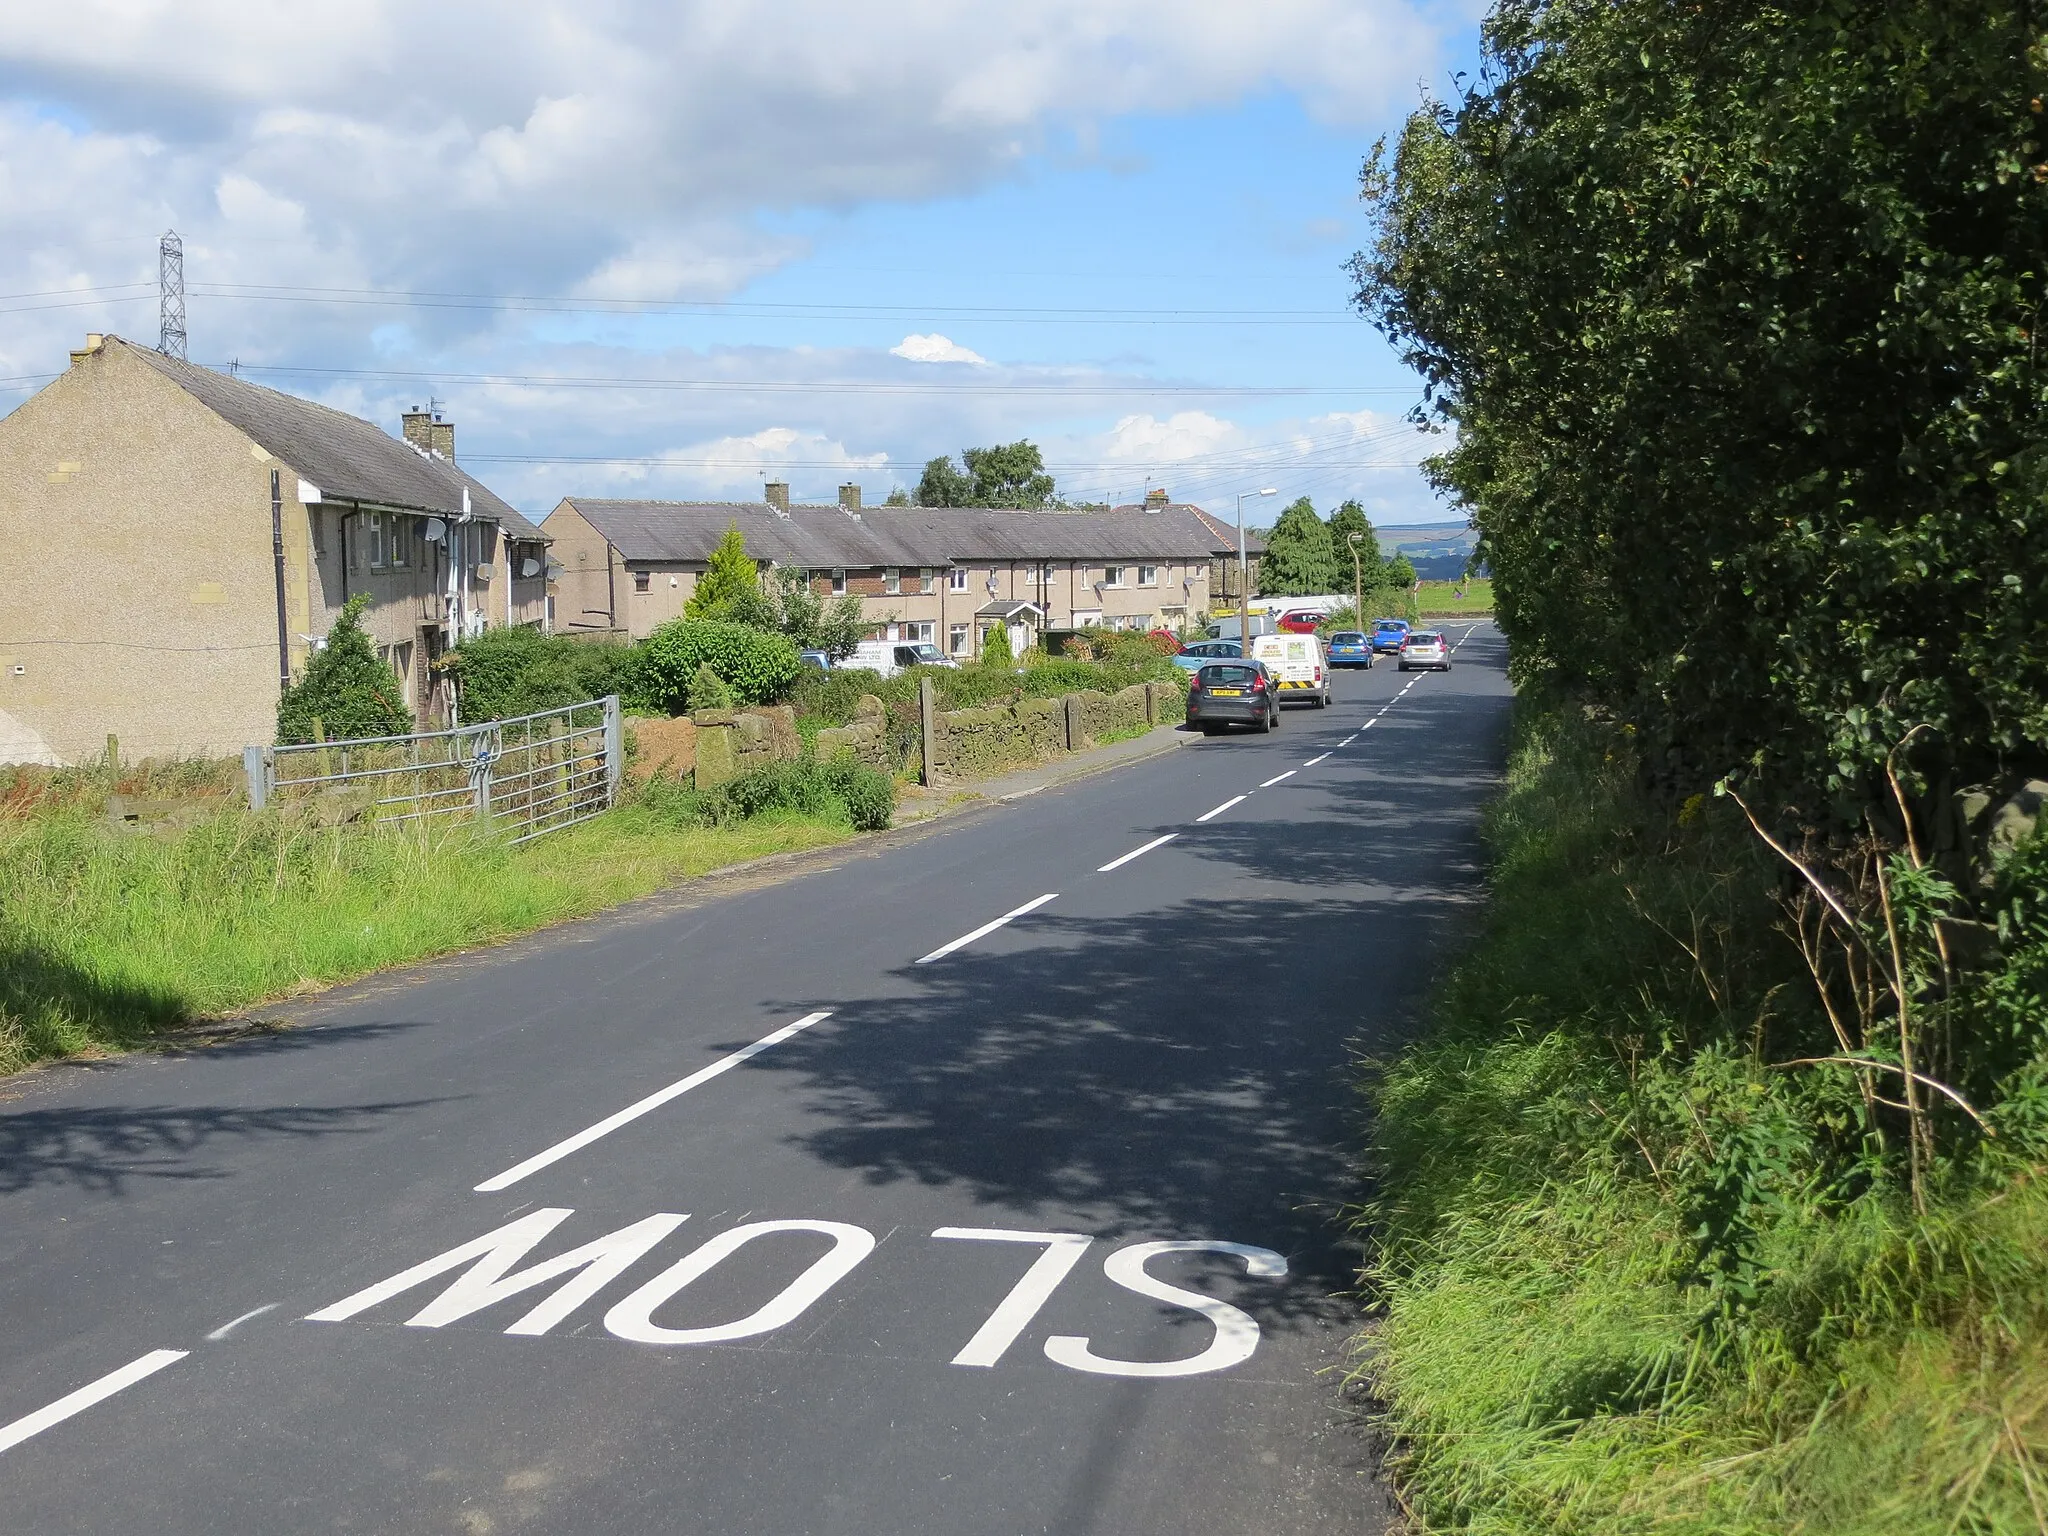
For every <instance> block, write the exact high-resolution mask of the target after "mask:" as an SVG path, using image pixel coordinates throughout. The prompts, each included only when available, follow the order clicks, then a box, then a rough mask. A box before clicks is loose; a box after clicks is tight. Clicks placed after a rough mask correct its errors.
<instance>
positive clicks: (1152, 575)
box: [1138, 565, 1159, 587]
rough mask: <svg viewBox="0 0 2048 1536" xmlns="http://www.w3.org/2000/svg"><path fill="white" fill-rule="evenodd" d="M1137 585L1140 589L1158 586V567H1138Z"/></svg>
mask: <svg viewBox="0 0 2048 1536" xmlns="http://www.w3.org/2000/svg"><path fill="white" fill-rule="evenodd" d="M1148 573H1149V574H1148ZM1138 585H1139V586H1141V587H1156V586H1158V585H1159V567H1158V566H1156V565H1141V566H1139V567H1138Z"/></svg>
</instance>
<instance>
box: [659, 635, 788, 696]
mask: <svg viewBox="0 0 2048 1536" xmlns="http://www.w3.org/2000/svg"><path fill="white" fill-rule="evenodd" d="M640 650H641V656H642V660H641V682H642V688H643V690H644V692H645V695H646V697H647V699H648V701H649V702H650V703H651V704H652V705H653V707H654V708H657V709H666V710H668V711H669V712H670V713H671V714H679V713H681V712H682V711H683V710H684V709H686V708H688V707H690V702H691V701H690V690H691V687H692V685H693V684H694V683H695V681H696V677H697V668H698V666H699V665H700V664H705V663H708V664H709V665H710V667H711V670H712V671H714V672H716V673H717V674H718V676H719V677H720V678H721V679H722V680H723V681H724V683H725V685H726V687H728V688H730V689H731V690H732V695H733V697H734V699H736V700H737V701H738V702H740V703H742V704H766V703H768V702H769V701H770V700H772V699H777V698H780V697H781V696H782V694H783V692H784V690H786V689H787V688H788V687H789V686H790V684H791V683H793V682H795V681H796V676H797V673H798V672H799V671H801V670H802V668H801V666H800V664H799V662H798V660H797V648H796V644H795V642H794V641H792V640H791V639H790V638H789V637H788V636H786V635H777V634H770V633H768V632H766V631H764V630H759V629H755V628H752V627H750V626H748V625H745V624H734V623H730V622H727V621H726V620H723V619H687V618H685V619H671V620H670V621H669V622H668V623H666V624H664V625H662V626H661V627H660V628H659V629H657V630H655V632H654V633H653V634H651V635H649V636H648V637H647V639H646V642H645V643H644V644H643V645H642V646H641V648H640Z"/></svg>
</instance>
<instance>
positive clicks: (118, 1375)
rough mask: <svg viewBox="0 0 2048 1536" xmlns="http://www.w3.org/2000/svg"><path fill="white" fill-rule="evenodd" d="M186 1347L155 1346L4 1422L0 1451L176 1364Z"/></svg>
mask: <svg viewBox="0 0 2048 1536" xmlns="http://www.w3.org/2000/svg"><path fill="white" fill-rule="evenodd" d="M190 1353H191V1351H190V1350H186V1349H152V1350H151V1351H150V1352H149V1353H148V1354H146V1355H144V1356H143V1357H142V1358H141V1359H140V1360H130V1361H129V1362H128V1363H127V1364H126V1365H124V1366H122V1367H121V1368H120V1369H119V1370H118V1371H109V1372H107V1374H106V1375H104V1376H102V1377H101V1378H100V1379H99V1380H98V1381H92V1382H87V1383H86V1384H85V1385H84V1386H82V1387H80V1388H79V1389H78V1390H77V1391H76V1392H67V1393H65V1394H64V1395H63V1396H62V1397H60V1398H58V1399H57V1401H55V1402H54V1403H52V1404H50V1406H49V1407H47V1408H38V1409H37V1410H36V1411H35V1412H34V1413H31V1414H29V1415H28V1416H27V1417H26V1418H20V1419H16V1420H15V1421H14V1422H13V1423H12V1424H6V1425H0V1451H11V1450H13V1449H14V1448H15V1447H16V1446H17V1445H19V1444H21V1442H22V1441H24V1440H26V1439H29V1438H30V1437H31V1436H33V1435H40V1434H41V1433H42V1432H43V1431H44V1430H46V1429H48V1428H50V1427H51V1426H52V1425H53V1424H62V1423H63V1422H64V1421H65V1420H66V1419H68V1418H70V1417H71V1416H72V1415H73V1414H76V1413H83V1412H85V1410H86V1409H88V1408H90V1407H91V1406H92V1405H93V1404H94V1403H97V1402H101V1401H103V1400H104V1399H106V1398H109V1397H112V1396H113V1395H114V1394H115V1393H116V1392H119V1391H121V1390H122V1389H123V1388H125V1387H132V1386H134V1385H135V1383H136V1382H138V1381H141V1380H142V1379H143V1378H144V1377H145V1376H154V1375H155V1374H156V1373H157V1372H158V1371H160V1370H162V1369H163V1368H164V1367H165V1366H167V1365H175V1364H177V1363H178V1362H179V1361H180V1360H182V1359H184V1358H185V1356H186V1355H188V1354H190Z"/></svg>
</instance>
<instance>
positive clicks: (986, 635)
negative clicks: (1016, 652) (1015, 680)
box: [981, 624, 1013, 671]
mask: <svg viewBox="0 0 2048 1536" xmlns="http://www.w3.org/2000/svg"><path fill="white" fill-rule="evenodd" d="M981 664H982V665H983V666H984V667H1000V668H1002V669H1003V670H1004V671H1008V670H1009V669H1010V667H1011V666H1012V665H1013V658H1012V656H1011V654H1010V631H1009V628H1008V626H1007V625H1003V624H991V625H990V626H989V627H988V628H987V629H985V630H983V631H982V633H981Z"/></svg>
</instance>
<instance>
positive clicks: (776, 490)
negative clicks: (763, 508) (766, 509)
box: [762, 480, 789, 517]
mask: <svg viewBox="0 0 2048 1536" xmlns="http://www.w3.org/2000/svg"><path fill="white" fill-rule="evenodd" d="M762 496H763V497H764V498H765V499H766V501H767V503H768V505H769V506H771V507H773V508H774V509H775V510H776V511H778V512H780V513H782V514H783V515H784V516H785V517H786V516H788V515H789V482H788V481H787V480H770V481H769V482H768V484H767V485H766V486H765V487H763V489H762Z"/></svg>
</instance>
